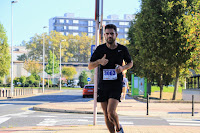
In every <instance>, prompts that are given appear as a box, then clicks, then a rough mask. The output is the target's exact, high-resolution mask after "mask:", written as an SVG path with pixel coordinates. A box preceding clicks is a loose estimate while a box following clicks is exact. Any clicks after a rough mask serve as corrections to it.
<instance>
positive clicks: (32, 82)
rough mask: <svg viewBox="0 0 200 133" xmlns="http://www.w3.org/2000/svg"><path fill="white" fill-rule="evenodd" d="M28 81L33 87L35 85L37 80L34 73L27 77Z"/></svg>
mask: <svg viewBox="0 0 200 133" xmlns="http://www.w3.org/2000/svg"><path fill="white" fill-rule="evenodd" d="M27 81H28V82H29V84H31V88H32V87H33V84H34V82H35V77H34V76H33V75H30V76H29V77H28V78H27Z"/></svg>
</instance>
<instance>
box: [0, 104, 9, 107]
mask: <svg viewBox="0 0 200 133" xmlns="http://www.w3.org/2000/svg"><path fill="white" fill-rule="evenodd" d="M7 105H10V104H0V107H3V106H7Z"/></svg>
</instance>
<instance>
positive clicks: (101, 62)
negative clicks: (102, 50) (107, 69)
mask: <svg viewBox="0 0 200 133" xmlns="http://www.w3.org/2000/svg"><path fill="white" fill-rule="evenodd" d="M107 63H108V59H106V54H104V56H103V57H102V58H101V59H100V60H99V64H101V65H102V66H105V65H106V64H107Z"/></svg>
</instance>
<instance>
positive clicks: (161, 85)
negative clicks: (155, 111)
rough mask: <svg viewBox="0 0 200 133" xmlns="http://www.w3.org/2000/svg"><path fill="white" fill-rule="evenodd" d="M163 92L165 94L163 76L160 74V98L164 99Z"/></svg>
mask: <svg viewBox="0 0 200 133" xmlns="http://www.w3.org/2000/svg"><path fill="white" fill-rule="evenodd" d="M162 94H163V76H162V74H161V75H160V100H162V99H163V97H162Z"/></svg>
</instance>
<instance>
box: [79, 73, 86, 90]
mask: <svg viewBox="0 0 200 133" xmlns="http://www.w3.org/2000/svg"><path fill="white" fill-rule="evenodd" d="M87 78H88V75H87V74H86V71H82V72H81V74H80V76H79V83H78V84H79V85H80V87H81V88H83V87H84V86H85V85H86V84H87V83H88V81H87Z"/></svg>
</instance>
